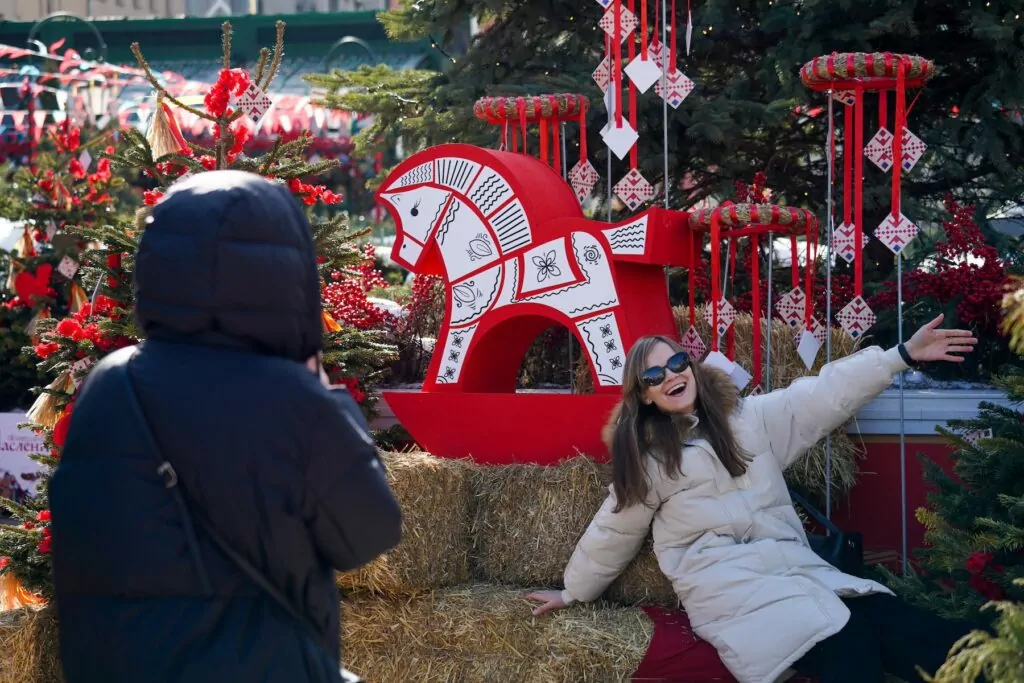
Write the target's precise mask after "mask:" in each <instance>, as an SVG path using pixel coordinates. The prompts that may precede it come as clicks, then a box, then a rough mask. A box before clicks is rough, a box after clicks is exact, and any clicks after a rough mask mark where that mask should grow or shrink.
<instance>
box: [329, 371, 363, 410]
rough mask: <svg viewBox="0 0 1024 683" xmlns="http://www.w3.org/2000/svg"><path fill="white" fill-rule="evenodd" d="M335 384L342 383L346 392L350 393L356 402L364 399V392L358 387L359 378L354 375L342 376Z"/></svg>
mask: <svg viewBox="0 0 1024 683" xmlns="http://www.w3.org/2000/svg"><path fill="white" fill-rule="evenodd" d="M336 384H343V385H344V386H345V388H346V389H348V393H350V394H352V398H353V399H355V402H356V403H360V404H361V403H362V402H363V401H365V400H366V392H365V391H363V390H362V389H360V388H359V380H358V379H357V378H355V377H342V378H341V379H339V380H338V381H337V382H336Z"/></svg>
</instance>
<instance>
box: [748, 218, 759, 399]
mask: <svg viewBox="0 0 1024 683" xmlns="http://www.w3.org/2000/svg"><path fill="white" fill-rule="evenodd" d="M760 257H761V247H760V244H759V243H758V238H757V234H756V233H755V234H753V235H751V236H750V313H751V316H752V317H753V321H754V330H753V334H754V337H753V340H752V345H753V348H752V354H753V355H752V358H751V362H752V363H753V366H754V367H753V368H751V369H752V370H753V371H754V386H755V387H759V386H761V282H760V281H761V263H760V262H761V258H760Z"/></svg>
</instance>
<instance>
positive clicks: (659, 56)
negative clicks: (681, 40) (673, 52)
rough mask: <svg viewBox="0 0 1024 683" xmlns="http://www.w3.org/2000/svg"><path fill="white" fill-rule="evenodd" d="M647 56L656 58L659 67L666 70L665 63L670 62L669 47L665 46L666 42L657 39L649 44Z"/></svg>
mask: <svg viewBox="0 0 1024 683" xmlns="http://www.w3.org/2000/svg"><path fill="white" fill-rule="evenodd" d="M647 56H648V57H651V58H652V59H654V61H655V62H656V63H657V65H658V68H660V69H661V70H662V71H664V70H665V65H666V64H668V48H667V47H665V44H664V43H662V42H660V41H658V40H657V39H655V40H652V41H651V44H650V45H648V46H647ZM659 78H660V77H659Z"/></svg>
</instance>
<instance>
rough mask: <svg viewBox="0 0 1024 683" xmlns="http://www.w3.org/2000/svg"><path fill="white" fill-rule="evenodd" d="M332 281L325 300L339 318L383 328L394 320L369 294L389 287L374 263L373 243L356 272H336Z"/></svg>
mask: <svg viewBox="0 0 1024 683" xmlns="http://www.w3.org/2000/svg"><path fill="white" fill-rule="evenodd" d="M331 280H332V282H330V283H328V284H327V285H326V286H325V287H324V291H323V302H324V308H325V309H327V311H328V312H329V313H330V314H331V317H333V318H334V319H335V320H336V321H338V322H339V323H342V324H347V325H350V326H352V327H354V328H356V329H358V330H379V329H381V328H383V327H385V325H386V324H387V323H388V322H389V321H390V318H391V315H390V314H389V313H388V312H387V311H384V310H381V309H380V308H378V307H377V306H376V305H374V304H373V303H372V302H370V301H369V299H368V297H367V295H368V294H369V293H370V292H371V291H373V290H375V289H385V288H386V287H387V286H388V283H387V281H386V280H385V279H384V278H383V276H381V274H380V272H379V271H378V270H377V268H376V265H375V263H374V253H373V245H372V244H368V245H366V247H365V248H364V249H363V260H362V261H361V262H360V264H359V265H358V266H357V267H356V268H355V269H354V270H353V271H352V272H350V273H342V272H340V271H335V272H333V273H331Z"/></svg>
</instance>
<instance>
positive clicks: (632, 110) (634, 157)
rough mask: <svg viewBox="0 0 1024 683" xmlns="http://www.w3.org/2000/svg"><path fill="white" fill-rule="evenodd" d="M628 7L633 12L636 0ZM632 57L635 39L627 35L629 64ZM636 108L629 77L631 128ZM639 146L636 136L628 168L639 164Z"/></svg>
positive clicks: (634, 54)
mask: <svg viewBox="0 0 1024 683" xmlns="http://www.w3.org/2000/svg"><path fill="white" fill-rule="evenodd" d="M628 7H629V11H630V12H633V11H634V10H636V0H629V5H628ZM644 7H645V8H646V4H645V5H644ZM645 21H646V20H645ZM646 28H647V24H646V23H645V24H644V29H645V30H646ZM634 58H636V41H635V40H634V39H633V36H630V37H629V62H630V64H632V63H633V59H634ZM636 110H637V105H636V84H635V83H633V79H629V125H630V126H632V127H633V130H636V129H637V127H636V124H637V111H636ZM639 148H640V138H637V141H636V142H634V143H633V146H632V147H631V148H630V150H629V166H630V168H636V167H637V166H639V165H640V160H639Z"/></svg>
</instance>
